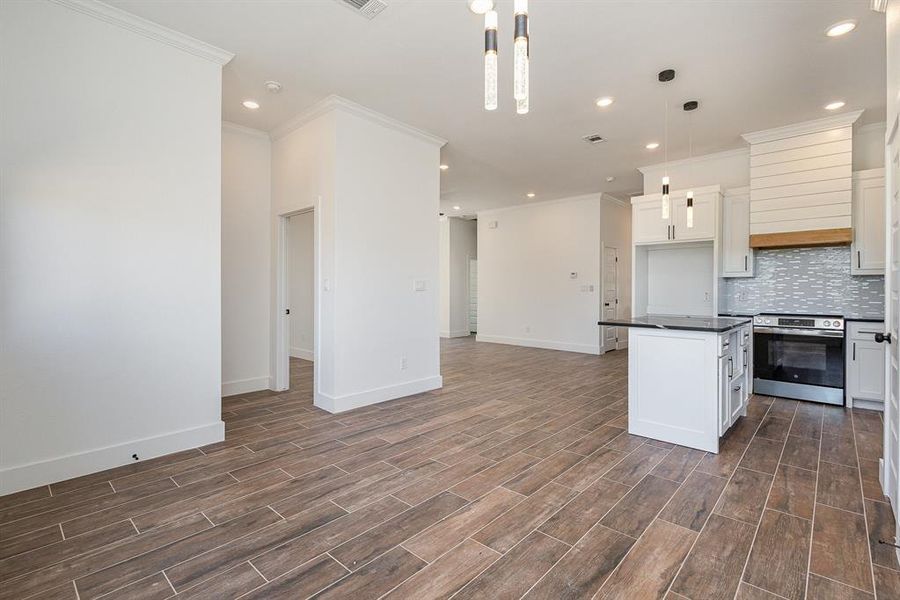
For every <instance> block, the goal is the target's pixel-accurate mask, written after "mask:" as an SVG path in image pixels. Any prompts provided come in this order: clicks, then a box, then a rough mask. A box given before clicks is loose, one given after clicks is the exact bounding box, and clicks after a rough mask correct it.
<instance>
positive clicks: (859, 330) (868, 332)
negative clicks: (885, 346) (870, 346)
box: [847, 321, 884, 342]
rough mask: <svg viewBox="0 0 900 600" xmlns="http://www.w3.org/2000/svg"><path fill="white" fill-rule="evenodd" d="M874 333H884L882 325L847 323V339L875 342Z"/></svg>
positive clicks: (857, 322)
mask: <svg viewBox="0 0 900 600" xmlns="http://www.w3.org/2000/svg"><path fill="white" fill-rule="evenodd" d="M876 333H884V323H869V322H859V321H851V322H849V323H847V338H848V339H850V340H856V341H859V342H873V341H875V334H876Z"/></svg>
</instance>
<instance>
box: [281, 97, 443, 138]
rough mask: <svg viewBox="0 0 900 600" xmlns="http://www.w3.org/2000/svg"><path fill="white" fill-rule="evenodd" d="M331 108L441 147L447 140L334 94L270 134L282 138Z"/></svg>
mask: <svg viewBox="0 0 900 600" xmlns="http://www.w3.org/2000/svg"><path fill="white" fill-rule="evenodd" d="M333 110H341V111H343V112H345V113H347V114H351V115H355V116H358V117H362V118H364V119H368V120H370V121H373V122H375V123H378V124H379V125H383V126H385V127H388V128H389V129H394V130H395V131H399V132H401V133H405V134H407V135H411V136H412V137H414V138H418V139H420V140H422V141H423V142H427V143H430V144H434V145H435V146H437V147H441V146H443V145H445V144H446V143H447V140H445V139H443V138H440V137H438V136H436V135H432V134H430V133H428V132H427V131H423V130H421V129H418V128H416V127H413V126H411V125H407V124H406V123H403V122H402V121H398V120H397V119H394V118H393V117H389V116H387V115H383V114H381V113H379V112H376V111H374V110H372V109H369V108H366V107H365V106H363V105H361V104H357V103H356V102H353V101H351V100H347V99H346V98H342V97H341V96H336V95H334V94H332V95H330V96H328V97H326V98H325V99H323V100H321V101H319V102H316V103H315V104H313V105H312V106H311V107H310V108H309V109H307V110H306V111H304V112H302V113H300V114H299V115H297V116H296V117H294V118H292V119H290V120H288V121H286V122H284V123H282V124H281V125H279V126H278V127H276V128H274V129H273V130H272V131H271V133H270V135H271V137H272V139H273V140H277V139H280V138H283V137H284V136H286V135H287V134H289V133H291V132H292V131H295V130H296V129H299V128H300V127H303V126H304V125H306V124H307V123H309V122H310V121H312V120H313V119H316V118H317V117H321V116H322V115H325V114H327V113H329V112H331V111H333Z"/></svg>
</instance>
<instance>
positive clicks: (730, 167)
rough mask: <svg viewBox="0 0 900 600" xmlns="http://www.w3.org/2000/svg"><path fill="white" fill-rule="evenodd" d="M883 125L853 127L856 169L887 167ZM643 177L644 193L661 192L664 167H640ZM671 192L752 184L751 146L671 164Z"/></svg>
mask: <svg viewBox="0 0 900 600" xmlns="http://www.w3.org/2000/svg"><path fill="white" fill-rule="evenodd" d="M884 130H885V124H884V123H871V124H869V125H863V126H857V127H854V128H853V170H854V171H861V170H864V169H876V168H879V167H883V166H884ZM639 170H640V172H641V173H643V175H644V194H655V193H658V192H659V191H660V189H661V187H662V177H663V175H664V174H665V173H666V172H667V169H666V166H665V165H664V164H661V163H660V164H654V165H648V166H646V167H640V169H639ZM668 174H669V179H670V189H673V190H681V189H686V188H689V187H702V186H705V185H721V186H722V189H723V190H727V189H731V188H736V187H743V186H748V185H750V147H749V146H747V147H746V148H740V149H737V150H728V151H726V152H716V153H714V154H706V155H703V156H695V157H694V158H693V159H691V160H678V161H672V162H670V163H669V165H668Z"/></svg>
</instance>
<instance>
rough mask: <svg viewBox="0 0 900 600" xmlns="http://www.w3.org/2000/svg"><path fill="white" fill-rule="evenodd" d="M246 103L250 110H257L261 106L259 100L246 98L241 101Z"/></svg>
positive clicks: (245, 106) (245, 105)
mask: <svg viewBox="0 0 900 600" xmlns="http://www.w3.org/2000/svg"><path fill="white" fill-rule="evenodd" d="M241 104H243V105H244V108H249V109H250V110H256V109H257V108H259V102H257V101H256V100H244V101H243V102H241Z"/></svg>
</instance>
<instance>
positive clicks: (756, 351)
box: [753, 331, 844, 388]
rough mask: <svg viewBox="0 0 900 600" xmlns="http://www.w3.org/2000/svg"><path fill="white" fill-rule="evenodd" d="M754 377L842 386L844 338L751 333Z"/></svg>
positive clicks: (835, 386) (824, 385)
mask: <svg viewBox="0 0 900 600" xmlns="http://www.w3.org/2000/svg"><path fill="white" fill-rule="evenodd" d="M753 370H754V377H758V378H760V379H768V380H772V381H782V382H785V383H802V384H806V385H817V386H822V387H831V388H842V387H844V338H843V336H841V337H825V336H816V335H797V334H790V333H771V332H760V331H754V334H753Z"/></svg>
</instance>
